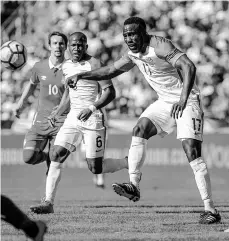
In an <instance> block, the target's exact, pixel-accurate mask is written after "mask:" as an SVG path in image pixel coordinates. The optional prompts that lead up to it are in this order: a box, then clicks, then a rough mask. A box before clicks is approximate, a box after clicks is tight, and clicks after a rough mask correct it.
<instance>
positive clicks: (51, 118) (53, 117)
mask: <svg viewBox="0 0 229 241" xmlns="http://www.w3.org/2000/svg"><path fill="white" fill-rule="evenodd" d="M57 108H58V106H55V107H54V108H53V110H52V112H51V114H50V115H49V116H48V118H47V121H48V124H49V126H50V127H55V122H56V119H57Z"/></svg>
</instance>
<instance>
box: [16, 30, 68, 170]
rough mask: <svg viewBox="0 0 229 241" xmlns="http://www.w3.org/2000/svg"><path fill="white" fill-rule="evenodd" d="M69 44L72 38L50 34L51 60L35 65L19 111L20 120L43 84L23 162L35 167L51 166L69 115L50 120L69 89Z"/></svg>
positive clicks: (18, 106) (25, 144) (27, 137)
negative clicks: (66, 69) (64, 80)
mask: <svg viewBox="0 0 229 241" xmlns="http://www.w3.org/2000/svg"><path fill="white" fill-rule="evenodd" d="M67 42H68V39H67V37H66V36H65V35H64V34H63V33H60V32H52V33H51V34H49V37H48V43H49V50H50V52H51V54H50V57H49V58H48V59H45V60H42V61H40V62H38V63H36V64H35V65H34V67H33V69H32V74H31V78H30V81H29V84H28V85H27V86H26V88H25V90H24V91H23V93H22V96H21V98H20V100H19V102H18V105H17V108H16V110H15V115H16V117H18V118H20V114H21V112H22V111H23V109H24V108H25V104H26V101H27V99H28V97H29V96H30V95H32V94H33V92H34V90H35V89H36V88H37V86H38V85H40V93H39V97H38V106H37V112H36V115H35V117H34V119H33V123H32V127H31V129H30V130H29V131H28V133H27V134H26V136H25V140H24V147H23V159H24V162H25V163H27V164H32V165H35V164H38V163H41V162H43V161H46V163H47V166H48V170H49V165H50V159H49V155H50V154H51V152H52V146H53V143H54V140H55V137H56V135H57V133H58V130H59V128H60V126H61V125H62V124H63V122H64V120H65V117H66V114H67V113H68V110H67V109H66V111H65V112H64V113H63V114H62V115H61V116H60V117H59V118H58V120H56V121H55V123H54V122H53V121H51V120H50V118H49V116H50V115H51V114H52V112H53V111H54V110H55V108H56V107H57V106H58V105H59V104H60V102H61V99H62V96H63V93H64V90H65V87H64V84H63V83H62V71H61V65H62V63H63V61H64V60H65V58H64V54H65V50H66V48H67ZM66 106H68V105H66ZM46 145H48V146H47V147H48V152H46V151H44V149H45V147H46ZM48 170H47V173H48ZM47 173H46V175H47Z"/></svg>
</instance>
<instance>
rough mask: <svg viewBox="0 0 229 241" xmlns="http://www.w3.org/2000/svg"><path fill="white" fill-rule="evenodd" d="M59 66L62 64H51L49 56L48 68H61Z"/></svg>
mask: <svg viewBox="0 0 229 241" xmlns="http://www.w3.org/2000/svg"><path fill="white" fill-rule="evenodd" d="M61 66H62V63H61V64H58V65H56V66H55V65H53V63H52V62H51V59H50V57H49V68H50V69H53V68H57V69H59V70H60V69H61Z"/></svg>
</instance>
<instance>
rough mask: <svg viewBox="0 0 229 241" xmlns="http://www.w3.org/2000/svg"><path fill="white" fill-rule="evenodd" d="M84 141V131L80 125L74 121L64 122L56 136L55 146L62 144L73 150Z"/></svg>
mask: <svg viewBox="0 0 229 241" xmlns="http://www.w3.org/2000/svg"><path fill="white" fill-rule="evenodd" d="M81 141H82V131H81V129H80V127H79V126H77V125H76V124H74V123H72V122H69V121H67V122H64V124H63V125H62V126H61V128H60V130H59V132H58V133H57V136H56V138H55V141H54V144H53V145H55V146H62V147H64V148H66V149H68V150H69V151H71V152H73V151H75V150H76V147H77V146H78V145H79V144H80V142H81Z"/></svg>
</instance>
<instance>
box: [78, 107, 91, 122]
mask: <svg viewBox="0 0 229 241" xmlns="http://www.w3.org/2000/svg"><path fill="white" fill-rule="evenodd" d="M91 114H92V111H91V110H90V109H88V108H86V109H83V110H81V112H80V113H79V114H78V116H77V118H78V119H79V120H81V121H86V120H88V119H89V117H90V116H91Z"/></svg>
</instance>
